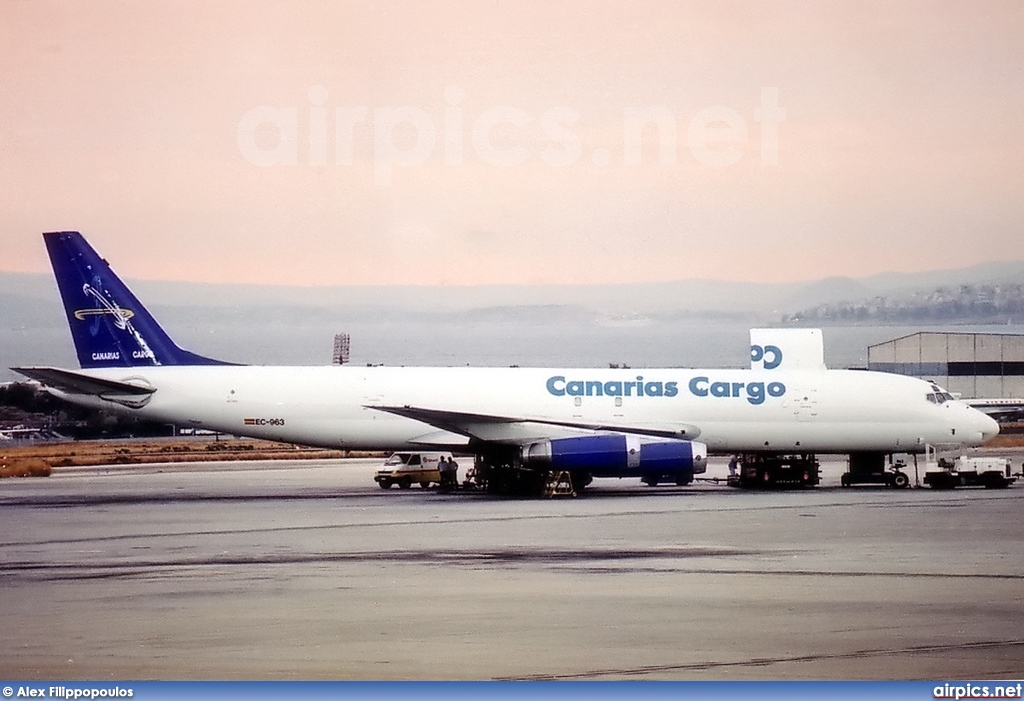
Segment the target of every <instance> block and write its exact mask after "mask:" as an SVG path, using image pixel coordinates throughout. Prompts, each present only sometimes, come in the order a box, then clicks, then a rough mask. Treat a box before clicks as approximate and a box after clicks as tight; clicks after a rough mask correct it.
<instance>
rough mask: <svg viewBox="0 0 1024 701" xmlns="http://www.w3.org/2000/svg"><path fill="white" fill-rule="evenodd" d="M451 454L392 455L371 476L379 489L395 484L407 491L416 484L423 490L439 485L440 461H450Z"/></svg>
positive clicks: (388, 487)
mask: <svg viewBox="0 0 1024 701" xmlns="http://www.w3.org/2000/svg"><path fill="white" fill-rule="evenodd" d="M451 457H452V455H451V453H394V454H393V455H392V456H391V457H389V458H388V459H387V461H385V463H384V465H383V467H381V469H379V470H377V473H376V474H375V475H374V476H373V480H374V482H376V483H377V484H378V485H380V488H381V489H390V488H391V486H392V485H395V484H397V485H398V486H399V487H400V488H402V489H408V488H409V487H411V486H412V485H413V484H418V485H420V486H421V487H423V488H424V489H426V488H427V487H429V486H430V485H431V484H437V485H440V484H441V470H440V464H441V460H450V459H451Z"/></svg>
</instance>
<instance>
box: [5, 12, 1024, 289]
mask: <svg viewBox="0 0 1024 701" xmlns="http://www.w3.org/2000/svg"><path fill="white" fill-rule="evenodd" d="M1021 37H1024V3H1021V2H1019V1H1018V0H1007V1H1005V2H991V1H989V2H986V1H984V0H982V1H981V2H974V3H965V2H900V3H883V2H828V3H819V2H812V1H810V0H808V1H807V2H763V3H756V2H746V1H744V2H704V1H702V2H699V3H697V2H694V3H682V2H678V3H677V2H658V3H653V2H628V3H625V2H623V3H611V2H583V1H580V2H553V1H551V0H545V1H544V2H524V1H517V2H483V1H479V2H423V3H412V2H382V1H378V0H375V1H372V2H369V1H368V2H302V3H278V2H237V3H226V2H222V3H205V2H194V3H187V2H186V3H183V2H145V3H134V2H103V1H100V2H91V3H88V4H83V3H72V2H45V1H44V2H16V1H12V2H4V3H0V148H2V151H0V153H2V159H0V193H2V196H0V208H2V218H0V242H2V249H0V250H2V252H0V269H2V270H7V271H23V272H44V271H47V270H48V264H47V261H46V259H45V253H44V250H43V245H42V241H41V239H40V237H39V233H40V232H42V231H48V230H55V229H78V230H81V231H82V232H83V233H85V234H86V236H87V237H88V238H89V239H90V240H91V241H92V242H93V244H94V245H95V246H96V247H97V248H98V249H99V250H100V252H101V253H102V254H104V255H105V256H107V257H108V258H109V259H111V260H112V261H113V262H114V264H115V267H116V268H117V269H118V270H119V271H121V272H122V273H123V274H125V275H126V276H128V277H134V278H157V279H187V280H200V281H209V282H266V283H277V284H304V285H320V284H346V283H352V284H356V283H358V284H374V283H386V284H391V283H404V284H410V283H415V284H424V283H427V284H429V283H443V284H478V283H488V282H497V283H526V284H528V283H560V282H564V283H598V282H630V281H643V280H673V279H684V278H694V277H715V278H724V279H750V280H760V281H785V280H806V279H813V278H818V277H823V276H828V275H849V276H863V275H868V274H872V273H876V272H883V271H889V270H905V271H915V270H924V269H932V268H948V267H959V266H965V265H970V264H973V263H978V262H983V261H989V260H1010V259H1013V260H1017V259H1024V235H1022V234H1024V231H1022V226H1021V222H1022V214H1024V167H1022V165H1021V164H1022V163H1024V129H1022V127H1021V115H1024V41H1021ZM766 90H767V91H769V92H768V93H765V92H764V91H766ZM771 91H776V92H775V93H772V92H771ZM765 94H769V95H770V94H777V96H778V97H777V100H778V106H779V108H781V110H783V111H784V115H785V116H784V118H783V119H781V120H777V123H776V124H775V126H774V128H775V129H776V130H777V147H772V144H771V143H769V142H770V137H771V134H769V133H767V131H770V124H769V122H770V119H764V118H762V117H763V116H764V111H763V107H764V106H763V105H762V101H763V99H764V98H763V95H765ZM314 103H315V104H314ZM759 108H762V112H759V111H758V110H759ZM268 109H269V110H273V111H268ZM358 110H363V112H358ZM643 110H649V113H650V114H655V115H658V116H659V118H660V119H661V120H662V125H663V127H664V128H667V129H670V130H671V131H672V132H674V134H675V136H674V148H671V146H672V143H673V142H672V141H671V137H667V136H666V133H667V132H659V129H658V127H657V126H655V125H654V124H653V123H652V124H650V125H648V126H647V127H646V128H645V129H643V130H639V131H638V129H639V127H635V123H636V122H635V120H636V119H638V117H636V116H635V115H642V114H644V112H643ZM354 111H355V112H354ZM268 114H269V115H272V116H273V119H267V118H266V116H267V115H268ZM288 114H294V115H295V122H294V126H293V127H289V124H288V122H287V120H286V119H285V120H284V121H282V115H288ZM349 114H357V115H358V114H363V115H365V116H364V117H363V118H362V119H360V120H356V121H354V122H352V123H350V122H346V121H345V120H346V115H349ZM779 114H781V113H779ZM410 115H412V116H410ZM631 115H632V116H631ZM776 116H778V114H777V115H776ZM631 120H634V121H632V122H631ZM321 123H322V130H321V127H320V126H318V125H320V124H321ZM631 124H633V125H634V126H631ZM346 125H347V126H346ZM665 125H668V126H665ZM282 127H284V129H283V131H282ZM283 132H290V134H291V136H292V138H293V140H294V141H288V139H287V134H285V137H286V138H285V140H284V141H280V140H279V139H280V137H281V135H282V133H283ZM744 132H745V135H744ZM715 139H718V140H715ZM763 158H764V159H766V160H767V161H768V162H762V160H763ZM291 161H294V162H291Z"/></svg>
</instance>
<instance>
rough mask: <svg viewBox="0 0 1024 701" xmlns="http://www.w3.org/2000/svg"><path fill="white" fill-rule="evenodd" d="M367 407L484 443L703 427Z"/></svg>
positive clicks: (685, 435)
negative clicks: (641, 424) (635, 424)
mask: <svg viewBox="0 0 1024 701" xmlns="http://www.w3.org/2000/svg"><path fill="white" fill-rule="evenodd" d="M367 408H370V409H376V410H377V411H383V412H387V413H389V414H395V415H396V416H404V417H406V418H409V419H415V420H416V421H421V422H422V423H425V424H429V425H430V426H433V427H435V428H437V429H440V430H441V431H445V432H447V433H454V434H458V435H461V436H466V437H467V438H470V439H472V440H478V441H481V442H485V443H506V444H512V445H520V444H524V443H529V442H533V441H538V440H543V439H545V438H563V437H566V436H573V435H585V434H588V433H595V432H613V433H627V434H631V435H637V436H649V437H652V438H675V439H679V440H693V439H695V438H696V437H697V436H698V435H700V429H699V428H698V427H696V426H692V425H687V424H669V423H664V424H644V425H643V426H633V425H629V424H616V423H605V422H590V421H584V420H580V421H565V420H560V419H547V418H543V417H528V416H519V417H513V416H497V415H494V414H475V413H468V412H460V411H447V410H443V409H428V408H425V407H414V406H408V405H406V406H373V405H369V406H368V407H367Z"/></svg>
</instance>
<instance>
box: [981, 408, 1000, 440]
mask: <svg viewBox="0 0 1024 701" xmlns="http://www.w3.org/2000/svg"><path fill="white" fill-rule="evenodd" d="M978 413H979V414H981V416H980V417H979V418H978V425H979V429H980V430H981V441H982V442H983V443H984V442H986V441H989V440H991V439H993V438H995V437H996V436H997V435H999V422H998V421H996V420H995V419H993V418H992V417H991V416H988V415H987V414H983V413H982V412H980V411H979V412H978Z"/></svg>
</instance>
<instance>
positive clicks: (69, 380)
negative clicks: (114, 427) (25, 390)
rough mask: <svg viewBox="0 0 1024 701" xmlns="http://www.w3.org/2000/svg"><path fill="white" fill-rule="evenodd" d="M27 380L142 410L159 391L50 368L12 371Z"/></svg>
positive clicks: (153, 388)
mask: <svg viewBox="0 0 1024 701" xmlns="http://www.w3.org/2000/svg"><path fill="white" fill-rule="evenodd" d="M11 370H14V371H15V372H20V373H21V374H22V375H24V376H25V377H28V378H31V379H33V380H37V381H38V382H41V383H43V384H44V385H46V386H47V387H52V388H53V389H56V390H58V391H60V392H65V393H67V394H89V395H94V396H96V397H100V398H101V399H107V400H109V401H112V402H117V403H118V404H124V405H125V406H132V407H139V406H142V405H144V404H145V403H146V402H148V401H149V398H150V397H151V396H152V394H153V393H154V392H156V387H149V386H147V385H142V384H133V383H131V382H120V381H118V380H105V379H103V378H101V377H93V376H91V375H86V374H84V373H81V372H75V371H74V370H64V369H61V368H49V367H27V368H11Z"/></svg>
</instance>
